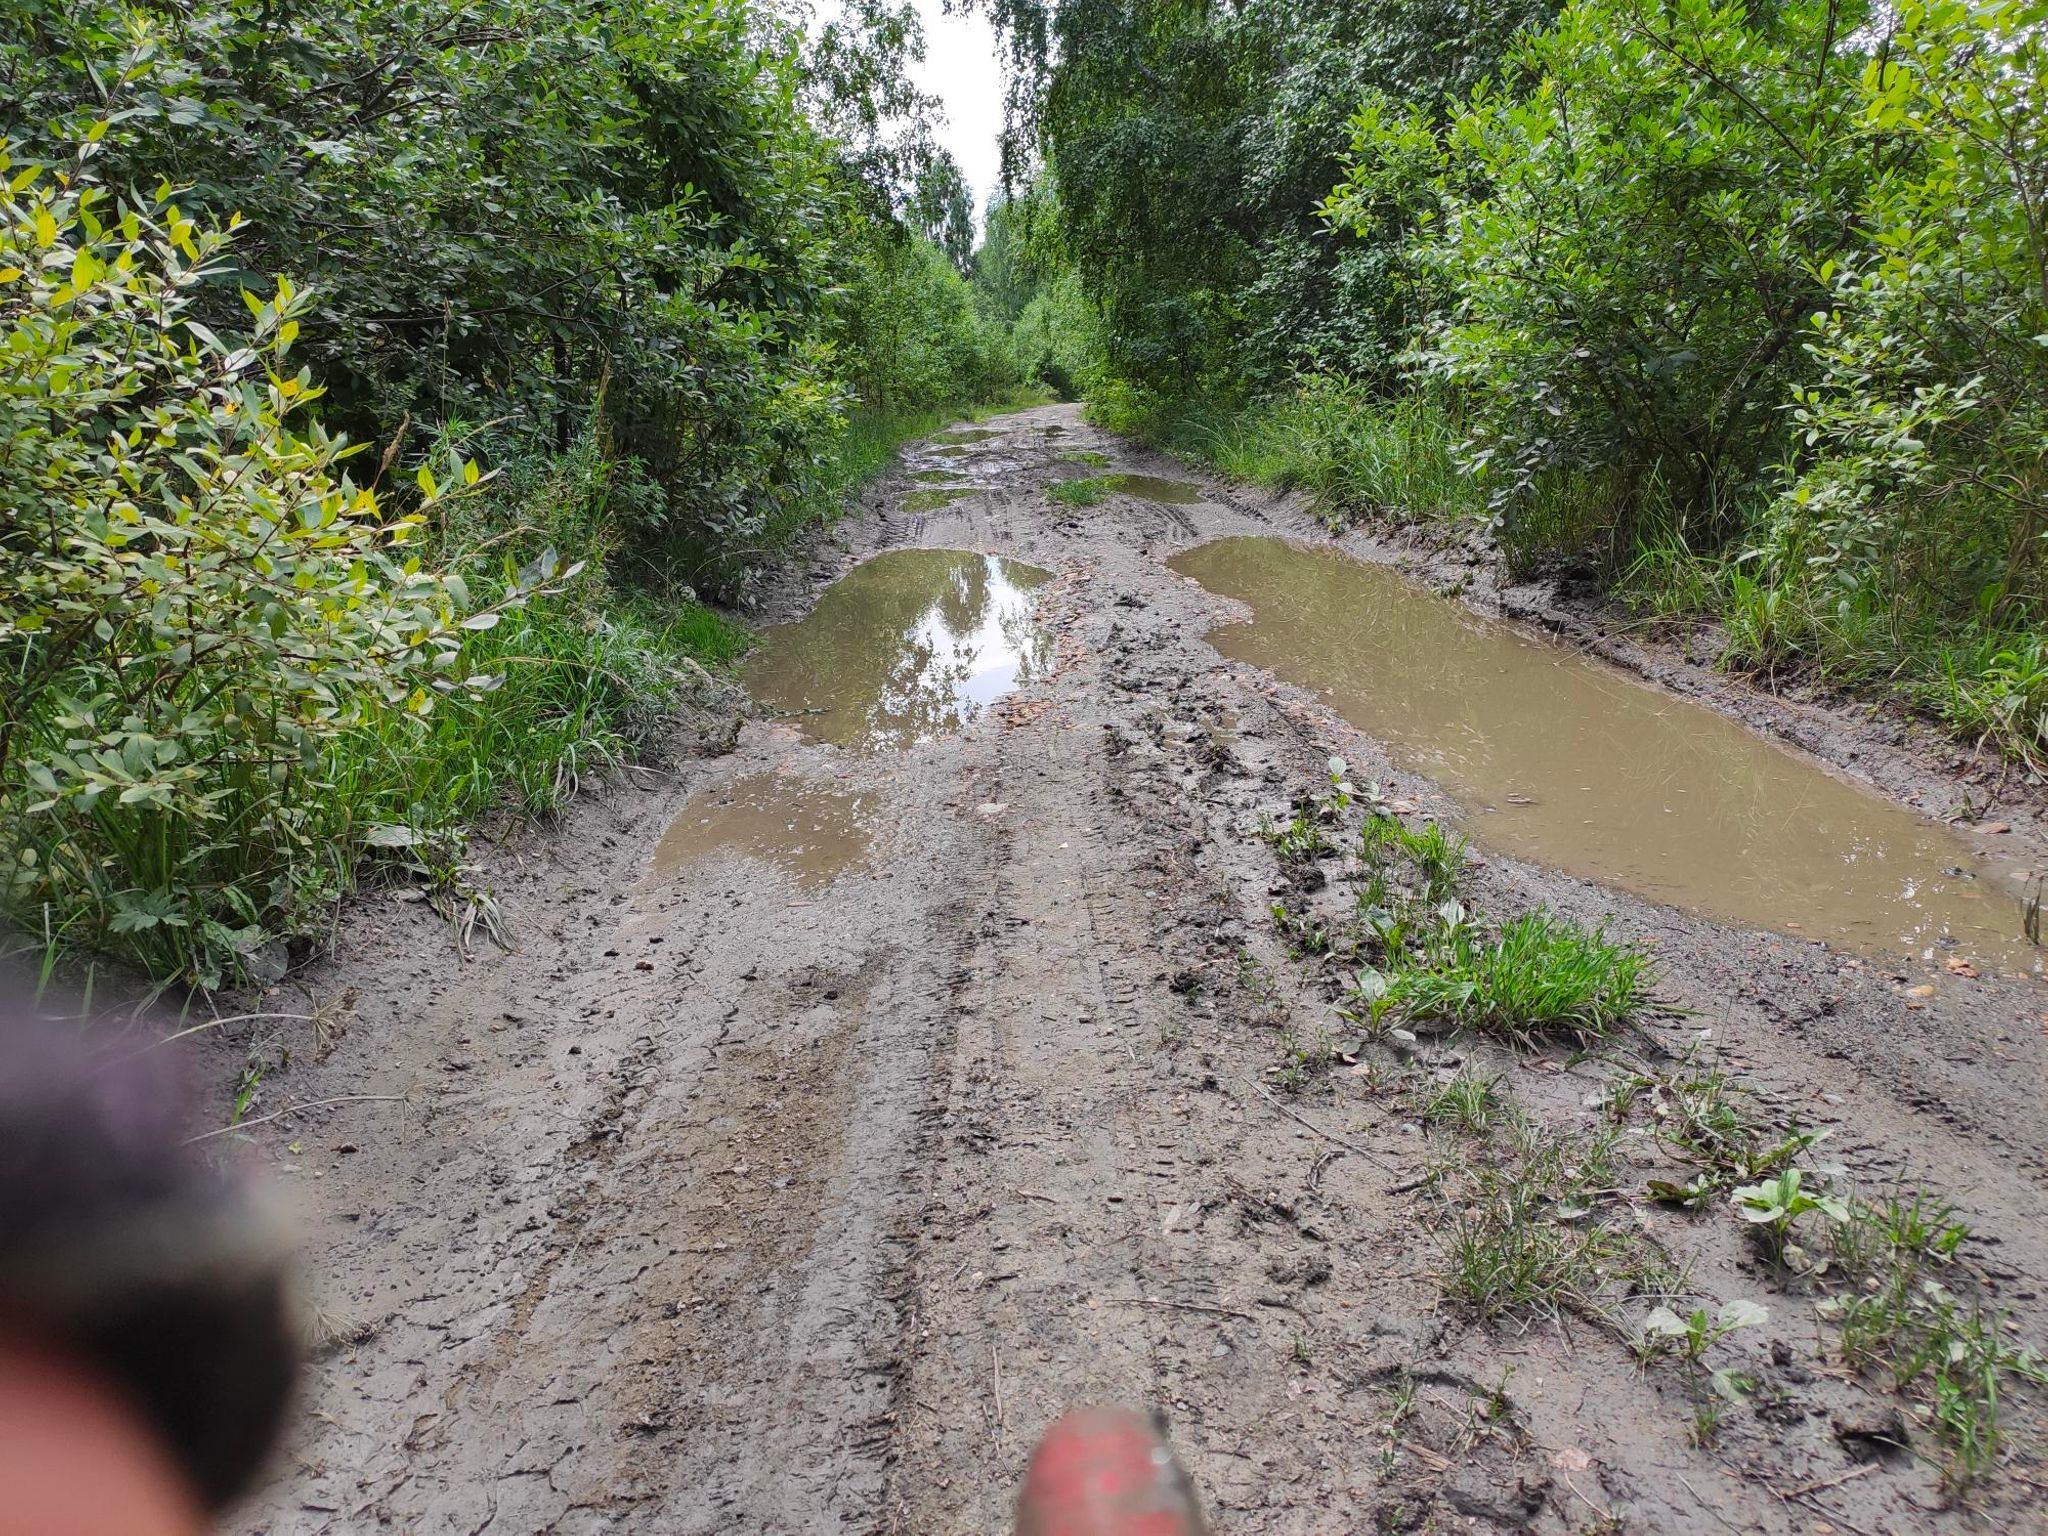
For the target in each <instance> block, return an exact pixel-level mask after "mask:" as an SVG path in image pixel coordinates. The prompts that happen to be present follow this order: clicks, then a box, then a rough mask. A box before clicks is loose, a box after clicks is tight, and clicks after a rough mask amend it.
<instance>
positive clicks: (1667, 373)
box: [1326, 0, 1876, 540]
mask: <svg viewBox="0 0 2048 1536" xmlns="http://www.w3.org/2000/svg"><path fill="white" fill-rule="evenodd" d="M1855 23H1856V17H1855V16H1853V15H1850V16H1845V15H1844V14H1843V13H1842V11H1841V8H1840V7H1839V5H1837V4H1833V3H1829V0H1795V3H1792V4H1788V5H1784V6H1773V7H1770V8H1768V9H1766V8H1756V9H1751V8H1749V7H1746V6H1745V5H1743V4H1741V3H1730V0H1675V3H1674V4H1672V5H1669V6H1664V5H1659V4H1651V3H1648V0H1575V3H1573V4H1571V5H1569V6H1567V7H1566V8H1565V10H1564V11H1563V13H1562V14H1561V15H1560V16H1559V17H1558V19H1557V21H1556V23H1555V25H1554V26H1552V27H1550V28H1549V29H1547V30H1545V31H1542V32H1537V33H1531V34H1527V35H1525V37H1524V38H1523V39H1522V40H1521V41H1520V42H1519V43H1518V44H1517V45H1516V46H1515V47H1514V48H1513V49H1511V50H1510V53H1509V56H1508V62H1507V65H1506V67H1505V69H1504V72H1503V77H1502V79H1501V80H1500V82H1499V83H1496V84H1489V85H1486V86H1484V87H1482V88H1481V89H1480V90H1479V91H1477V92H1475V93H1474V95H1473V96H1472V98H1471V99H1470V101H1469V102H1467V103H1466V104H1464V105H1462V106H1461V107H1460V108H1459V109H1458V110H1457V111H1456V112H1455V113H1454V114H1453V115H1452V117H1451V119H1450V121H1449V122H1448V123H1447V124H1446V125H1445V126H1444V127H1443V129H1442V131H1441V132H1438V131H1437V130H1436V129H1435V127H1434V125H1433V123H1432V122H1431V120H1430V117H1429V114H1428V113H1426V112H1425V111H1423V110H1422V109H1420V108H1417V107H1404V106H1402V105H1401V104H1400V103H1398V102H1395V101H1392V100H1389V99H1386V98H1378V99H1374V100H1371V101H1369V102H1368V105H1367V106H1366V108H1365V109H1364V110H1363V111H1362V112H1361V113H1360V114H1359V116H1358V118H1357V119H1356V120H1355V127H1356V132H1357V142H1356V163H1355V164H1354V166H1353V169H1352V172H1351V175H1350V177H1349V179H1347V180H1346V181H1345V182H1344V183H1342V184H1340V185H1339V186H1338V188H1337V189H1336V191H1335V193H1334V194H1333V196H1332V197H1331V199H1330V201H1329V203H1328V204H1327V205H1326V211H1327V213H1328V214H1329V216H1330V217H1331V218H1332V219H1333V220H1334V221H1335V222H1336V223H1338V224H1339V225H1340V226H1343V227H1348V228H1353V229H1356V230H1358V231H1359V232H1361V233H1363V234H1367V235H1369V236H1374V237H1376V238H1384V237H1385V234H1386V233H1388V232H1391V233H1392V234H1393V235H1394V236H1395V238H1397V239H1404V242H1405V245H1406V249H1407V252H1408V255H1409V256H1410V258H1411V260H1412V261H1413V262H1414V264H1415V266H1416V268H1417V270H1418V272H1419V274H1420V278H1421V280H1422V281H1424V282H1425V283H1427V284H1428V285H1430V286H1431V287H1432V289H1433V290H1434V291H1435V293H1436V296H1437V302H1438V305H1439V310H1438V317H1437V319H1436V320H1435V321H1434V323H1433V324H1432V325H1431V326H1430V327H1429V328H1428V330H1427V332H1426V335H1425V338H1424V339H1425V343H1426V346H1427V349H1428V350H1427V361H1428V363H1429V364H1430V365H1431V366H1432V367H1433V368H1434V369H1435V370H1436V371H1438V372H1440V373H1441V374H1442V375H1443V376H1444V377H1446V378H1447V379H1449V380H1450V381H1452V382H1453V384H1454V385H1455V386H1457V387H1458V388H1460V389H1462V390H1463V391H1465V392H1466V393H1467V395H1468V397H1469V399H1470V401H1471V402H1472V408H1473V412H1474V418H1473V426H1474V428H1475V431H1476V435H1477V438H1478V443H1477V445H1476V452H1475V456H1474V462H1475V463H1476V464H1480V465H1483V466H1484V467H1485V468H1486V469H1487V470H1488V472H1489V475H1490V477H1491V478H1492V480H1493V483H1494V485H1495V487H1496V489H1497V493H1498V494H1499V496H1500V498H1501V501H1502V505H1503V507H1504V509H1505V510H1507V512H1508V515H1509V516H1512V515H1513V508H1514V506H1515V505H1516V504H1517V503H1518V502H1521V501H1525V500H1526V499H1527V498H1528V497H1529V496H1530V495H1531V494H1532V493H1533V492H1534V491H1535V489H1536V487H1537V486H1538V485H1539V484H1541V482H1543V481H1544V480H1545V479H1547V478H1555V477H1558V476H1564V477H1567V478H1569V477H1574V476H1586V475H1592V476H1599V475H1604V474H1614V475H1618V476H1620V477H1621V478H1622V480H1623V481H1624V483H1625V485H1626V486H1627V487H1628V488H1630V489H1632V490H1633V489H1635V488H1639V487H1643V486H1646V485H1647V484H1648V483H1650V482H1651V481H1652V480H1655V481H1656V482H1658V483H1659V484H1660V485H1661V486H1662V487H1663V489H1664V490H1665V492H1666V493H1668V495H1669V498H1670V500H1671V502H1672V504H1673V505H1674V506H1675V507H1676V508H1677V510H1678V512H1679V514H1680V516H1681V518H1682V523H1681V529H1682V531H1683V532H1684V533H1685V534H1686V535H1687V536H1688V537H1689V538H1694V539H1696V540H1697V539H1707V540H1717V539H1724V538H1727V537H1730V536H1732V534H1733V533H1735V532H1736V531H1737V530H1738V529H1739V527H1740V521H1739V517H1740V509H1741V505H1742V498H1743V497H1744V495H1745V494H1746V493H1748V492H1750V491H1752V490H1753V488H1754V487H1755V485H1756V483H1757V481H1758V479H1759V477H1760V476H1761V475H1762V473H1763V472H1764V470H1765V468H1766V466H1767V465H1768V464H1769V463H1771V462H1772V461H1773V460H1774V459H1775V457H1776V447H1777V444H1778V442H1779V441H1780V440H1781V439H1780V427H1779V423H1780V416H1781V408H1782V406H1783V404H1784V402H1785V399H1786V394H1787V390H1788V388H1789V387H1790V386H1791V384H1792V383H1793V382H1794V381H1795V380H1796V379H1797V378H1799V377H1800V376H1801V374H1802V372H1803V370H1804V357H1803V354H1802V352H1801V349H1800V347H1799V344H1798V343H1799V339H1800V333H1801V330H1802V328H1803V327H1804V326H1805V325H1806V324H1807V322H1808V320H1809V318H1810V317H1811V315H1812V314H1813V312H1814V311H1815V309H1816V308H1817V307H1819V306H1820V304H1821V303H1822V302H1823V300H1824V298H1825V289H1824V288H1823V286H1822V284H1821V281H1820V279H1819V278H1818V277H1817V276H1816V273H1817V270H1818V269H1819V268H1820V267H1821V266H1822V265H1823V263H1824V262H1826V261H1827V260H1829V259H1830V258H1832V257H1834V256H1835V255H1837V254H1838V253H1839V252H1840V251H1841V250H1842V248H1843V247H1844V245H1845V244H1846V243H1847V242H1848V241H1849V239H1850V237H1851V229H1852V225H1853V220H1854V217H1855V213H1856V209H1857V206H1858V203H1859V199H1860V198H1861V196H1862V194H1863V193H1864V192H1865V190H1866V189H1867V187H1868V186H1869V184H1870V183H1871V181H1872V180H1873V179H1874V176H1875V174H1876V172H1875V167H1874V165H1873V161H1872V158H1871V157H1870V155H1869V153H1868V148H1869V147H1868V146H1866V145H1864V144H1862V143H1860V142H1858V141H1857V138H1856V136H1855V135H1854V134H1853V133H1852V132H1848V131H1845V129H1844V117H1845V114H1846V110H1847V108H1848V106H1849V104H1850V101H1851V98H1852V97H1853V94H1854V92H1855V89H1856V81H1857V79H1858V76H1859V74H1860V71H1861V67H1862V62H1861V59H1860V57H1858V56H1857V53H1856V50H1854V49H1853V48H1852V47H1850V46H1849V45H1848V44H1847V43H1845V42H1844V40H1843V39H1844V35H1845V34H1846V33H1848V32H1850V31H1852V30H1853V29H1854V26H1855ZM1390 210H1392V212H1390ZM1410 229H1412V230H1413V231H1415V233H1414V234H1413V236H1412V237H1407V236H1405V231H1406V230H1410Z"/></svg>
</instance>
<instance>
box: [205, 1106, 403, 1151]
mask: <svg viewBox="0 0 2048 1536" xmlns="http://www.w3.org/2000/svg"><path fill="white" fill-rule="evenodd" d="M411 1097H412V1095H411V1094H408V1093H342V1094H337V1095H335V1096H334V1097H333V1098H331V1099H307V1100H305V1101H304V1102H303V1103H299V1104H287V1105H285V1107H284V1108H283V1109H273V1110H272V1111H271V1112H270V1113H269V1114H267V1115H258V1116H257V1117H256V1118H255V1119H254V1120H237V1121H236V1122H235V1123H234V1124H233V1125H223V1126H221V1127H220V1128H219V1129H217V1130H211V1131H201V1132H200V1133H199V1134H198V1135H197V1136H187V1137H186V1138H185V1145H186V1146H188V1147H189V1146H191V1145H192V1143H193V1142H195V1141H211V1140H213V1138H214V1137H216V1136H225V1135H227V1134H228V1133H229V1132H230V1131H246V1130H248V1129H249V1127H250V1126H252V1125H268V1124H269V1123H270V1122H271V1121H273V1120H282V1119H283V1118H284V1117H285V1116H286V1115H296V1114H297V1113H298V1112H299V1111H300V1110H302V1109H325V1108H327V1106H328V1105H330V1104H399V1103H403V1102H404V1101H405V1100H407V1099H409V1098H411Z"/></svg>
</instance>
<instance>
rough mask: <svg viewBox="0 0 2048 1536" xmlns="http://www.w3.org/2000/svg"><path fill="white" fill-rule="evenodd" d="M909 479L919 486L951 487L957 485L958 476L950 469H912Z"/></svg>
mask: <svg viewBox="0 0 2048 1536" xmlns="http://www.w3.org/2000/svg"><path fill="white" fill-rule="evenodd" d="M910 478H911V479H913V480H915V481H917V482H918V483H919V484H920V485H951V484H955V483H957V482H958V481H959V479H960V476H959V475H958V473H956V472H955V471H953V470H950V469H913V470H912V471H911V472H910Z"/></svg>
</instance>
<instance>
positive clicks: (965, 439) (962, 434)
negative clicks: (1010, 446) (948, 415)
mask: <svg viewBox="0 0 2048 1536" xmlns="http://www.w3.org/2000/svg"><path fill="white" fill-rule="evenodd" d="M1002 435H1003V434H1002V433H1000V432H997V431H995V430H993V429H992V428H989V427H964V428H962V429H961V430H960V431H958V432H941V433H939V435H938V436H936V437H934V438H933V439H932V441H933V442H935V443H952V444H960V443H985V442H987V441H988V440H989V439H990V438H992V437H1001V436H1002Z"/></svg>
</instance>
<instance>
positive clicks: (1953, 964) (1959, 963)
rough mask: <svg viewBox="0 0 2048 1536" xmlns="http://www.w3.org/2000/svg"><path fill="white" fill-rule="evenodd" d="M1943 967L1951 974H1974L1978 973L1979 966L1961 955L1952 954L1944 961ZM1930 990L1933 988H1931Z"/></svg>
mask: <svg viewBox="0 0 2048 1536" xmlns="http://www.w3.org/2000/svg"><path fill="white" fill-rule="evenodd" d="M1942 968H1943V969H1944V970H1946V971H1947V972H1948V973H1949V975H1951V976H1974V975H1976V974H1977V967H1975V966H1974V965H1972V964H1970V962H1969V961H1967V960H1965V959H1964V958H1963V957H1962V956H1961V955H1950V956H1949V957H1948V958H1947V959H1946V960H1944V961H1942ZM1929 990H1930V991H1931V990H1933V989H1932V988H1929Z"/></svg>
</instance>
